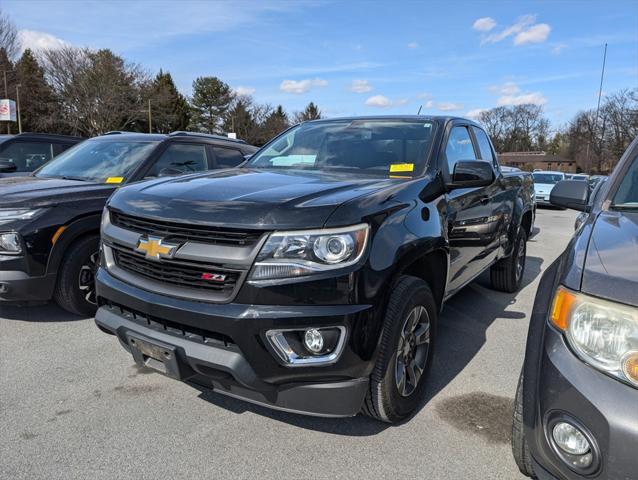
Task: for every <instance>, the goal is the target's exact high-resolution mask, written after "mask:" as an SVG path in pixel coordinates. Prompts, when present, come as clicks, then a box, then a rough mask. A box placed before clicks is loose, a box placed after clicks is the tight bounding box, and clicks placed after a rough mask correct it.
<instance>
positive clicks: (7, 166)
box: [0, 160, 18, 173]
mask: <svg viewBox="0 0 638 480" xmlns="http://www.w3.org/2000/svg"><path fill="white" fill-rule="evenodd" d="M17 169H18V166H17V165H16V164H15V163H13V162H10V161H9V160H0V173H13V172H15V171H16V170H17Z"/></svg>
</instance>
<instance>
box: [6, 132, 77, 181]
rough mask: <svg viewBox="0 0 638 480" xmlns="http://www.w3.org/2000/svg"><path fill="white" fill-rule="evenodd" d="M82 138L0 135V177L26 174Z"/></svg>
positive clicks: (27, 134)
mask: <svg viewBox="0 0 638 480" xmlns="http://www.w3.org/2000/svg"><path fill="white" fill-rule="evenodd" d="M83 140H84V139H83V138H80V137H71V136H67V135H53V134H49V133H21V134H19V135H2V136H0V178H1V177H8V176H18V175H28V174H29V173H31V172H33V171H35V170H36V169H38V168H40V167H41V166H42V165H44V164H45V163H47V162H48V161H49V160H51V159H52V158H53V157H55V156H56V155H59V154H60V153H62V152H64V151H65V150H67V149H68V148H71V147H72V146H73V145H76V144H77V143H80V142H81V141H83Z"/></svg>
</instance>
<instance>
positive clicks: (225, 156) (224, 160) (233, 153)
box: [213, 147, 244, 168]
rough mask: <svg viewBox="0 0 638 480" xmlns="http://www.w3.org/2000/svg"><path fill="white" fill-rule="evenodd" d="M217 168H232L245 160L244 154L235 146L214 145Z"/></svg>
mask: <svg viewBox="0 0 638 480" xmlns="http://www.w3.org/2000/svg"><path fill="white" fill-rule="evenodd" d="M213 152H215V159H216V160H217V168H232V167H236V166H237V165H239V164H240V163H241V162H243V161H244V156H243V155H242V153H241V152H240V151H239V150H236V149H234V148H224V147H213Z"/></svg>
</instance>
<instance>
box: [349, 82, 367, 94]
mask: <svg viewBox="0 0 638 480" xmlns="http://www.w3.org/2000/svg"><path fill="white" fill-rule="evenodd" d="M349 90H350V91H351V92H354V93H366V92H370V91H372V85H370V83H369V82H368V81H367V80H353V81H352V83H351V84H350V87H349Z"/></svg>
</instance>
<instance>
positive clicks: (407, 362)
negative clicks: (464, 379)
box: [395, 305, 430, 397]
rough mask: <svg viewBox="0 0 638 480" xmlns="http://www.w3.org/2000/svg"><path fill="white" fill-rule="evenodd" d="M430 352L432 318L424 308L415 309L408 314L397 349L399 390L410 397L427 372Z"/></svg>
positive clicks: (397, 382)
mask: <svg viewBox="0 0 638 480" xmlns="http://www.w3.org/2000/svg"><path fill="white" fill-rule="evenodd" d="M429 350H430V317H429V315H428V312H427V310H426V309H425V307H424V306H422V305H418V306H416V307H414V308H413V309H412V310H411V311H410V313H409V314H408V316H407V318H406V319H405V322H404V323H403V328H402V329H401V336H400V337H399V344H398V347H397V354H396V364H395V379H396V385H397V390H398V391H399V394H400V395H401V396H403V397H409V396H410V395H411V394H412V393H413V392H414V391H415V390H416V387H417V385H418V384H419V380H420V379H421V376H422V375H423V372H424V371H425V367H426V364H427V361H428V353H429Z"/></svg>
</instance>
